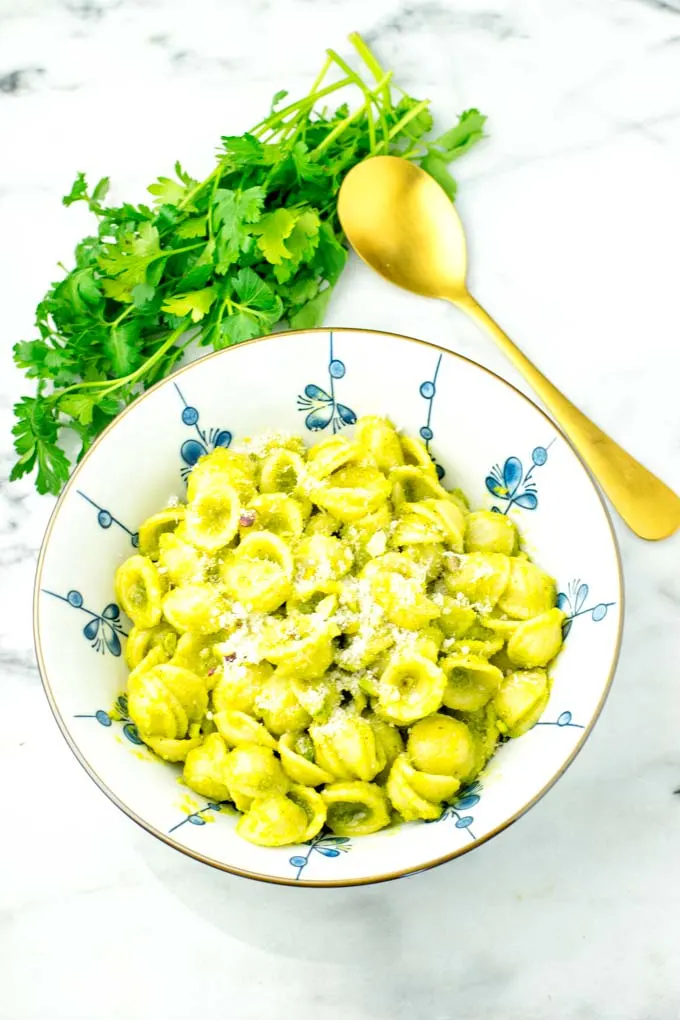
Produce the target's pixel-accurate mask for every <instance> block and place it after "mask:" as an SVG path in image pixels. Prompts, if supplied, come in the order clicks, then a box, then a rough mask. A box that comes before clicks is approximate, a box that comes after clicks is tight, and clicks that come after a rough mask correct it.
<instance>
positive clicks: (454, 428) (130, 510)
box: [35, 329, 623, 885]
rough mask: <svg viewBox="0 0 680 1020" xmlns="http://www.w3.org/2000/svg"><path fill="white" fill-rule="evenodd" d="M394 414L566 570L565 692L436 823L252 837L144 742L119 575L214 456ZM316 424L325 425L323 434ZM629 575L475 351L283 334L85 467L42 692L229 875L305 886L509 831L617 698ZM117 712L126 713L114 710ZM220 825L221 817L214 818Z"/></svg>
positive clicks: (377, 336)
mask: <svg viewBox="0 0 680 1020" xmlns="http://www.w3.org/2000/svg"><path fill="white" fill-rule="evenodd" d="M362 414H381V415H387V416H389V417H390V418H391V419H392V421H393V422H394V423H395V424H396V425H397V426H398V427H399V428H401V429H404V430H406V431H407V432H409V433H411V434H414V435H416V434H418V433H420V435H421V436H422V437H423V438H424V439H426V440H427V441H428V443H429V444H430V446H431V449H432V452H433V455H434V457H435V459H436V462H437V463H438V464H439V465H440V471H441V472H445V474H444V483H445V484H447V485H448V486H449V487H454V486H460V487H461V488H462V489H464V490H465V492H466V493H467V494H468V496H469V497H470V499H471V501H472V504H473V506H475V507H486V508H489V507H495V508H497V509H498V510H499V511H500V512H502V513H508V512H509V513H510V514H511V515H512V516H513V518H515V519H516V521H517V524H518V525H519V527H520V529H521V531H522V534H523V535H524V536H525V539H526V545H527V548H528V550H529V551H530V552H531V553H532V554H533V556H534V558H535V559H536V560H537V561H538V562H539V563H540V564H541V566H543V567H544V568H545V569H547V570H548V571H549V572H550V573H552V574H553V576H555V577H556V578H557V579H558V585H559V590H560V592H561V593H562V594H561V595H560V603H561V605H562V607H563V609H564V610H565V612H566V613H567V614H568V617H569V620H568V622H567V624H566V628H565V629H566V630H567V631H568V635H567V639H566V643H565V648H564V651H563V652H562V654H561V655H560V657H559V659H558V662H557V666H556V668H555V670H554V686H553V690H552V695H551V698H550V702H549V704H548V706H547V708H546V710H545V713H544V715H543V717H542V719H541V720H540V722H539V723H538V724H537V725H536V726H535V727H534V729H532V730H531V731H530V732H529V733H527V734H526V735H525V736H523V737H521V738H520V739H518V740H513V741H510V742H508V743H506V744H505V745H503V746H502V747H501V749H500V750H499V752H498V754H497V755H496V756H495V757H494V758H493V759H492V761H491V763H490V764H489V766H488V767H487V769H486V770H485V772H484V773H483V774H482V776H481V777H480V779H479V781H478V782H476V783H475V784H474V785H473V787H472V788H468V789H467V790H464V791H461V794H460V795H459V797H458V799H457V800H456V802H455V803H454V804H453V805H452V806H451V807H448V808H447V809H446V810H445V812H444V815H443V817H442V818H441V820H439V821H438V822H436V823H430V824H424V823H411V824H408V825H402V826H400V827H398V828H394V829H388V830H386V831H383V832H378V833H376V834H375V835H373V836H365V837H361V838H358V839H352V840H351V841H350V840H347V839H340V838H337V837H334V836H329V835H321V836H319V837H317V838H316V839H314V840H312V841H311V843H310V844H305V845H303V846H298V847H292V848H291V847H287V848H283V849H265V848H262V847H257V846H253V845H252V844H250V843H247V842H245V841H244V840H242V839H241V838H239V837H238V836H237V835H236V834H235V832H234V824H235V818H234V816H233V815H230V814H226V813H223V812H222V813H220V812H219V808H218V806H217V805H213V804H210V803H209V802H207V801H205V800H204V799H202V798H200V797H198V796H194V795H191V796H188V795H187V794H188V791H186V789H185V788H183V787H182V786H180V785H178V782H177V778H178V767H176V766H170V765H165V764H162V763H161V762H160V761H158V760H155V759H154V758H153V757H152V755H151V754H150V753H149V752H148V751H147V750H146V748H145V747H144V746H143V745H142V746H140V742H139V738H138V737H137V734H136V730H135V727H134V725H132V724H131V723H130V722H129V720H127V719H126V718H125V703H124V702H123V703H122V704H119V711H118V712H116V711H112V709H113V706H114V703H115V701H116V698H117V697H118V696H119V694H120V692H121V691H122V690H123V689H124V686H125V680H126V668H125V663H124V660H123V657H122V655H121V647H122V643H123V642H124V640H125V632H126V631H127V629H128V627H129V622H128V621H127V620H126V619H125V618H124V617H123V616H122V615H121V614H120V611H119V609H118V607H117V606H116V604H115V601H114V594H113V574H114V570H115V568H116V566H117V564H118V563H120V562H121V561H122V560H123V559H124V558H126V557H127V556H129V555H130V554H131V552H132V551H133V547H134V545H135V542H136V534H135V532H136V529H137V527H138V525H139V523H140V522H141V521H142V520H143V519H144V518H145V517H147V516H148V515H150V514H151V513H152V512H154V511H156V510H158V509H159V507H161V506H163V505H165V504H166V502H167V501H168V498H169V497H171V496H177V497H182V495H183V493H184V477H185V476H186V474H187V472H188V469H189V468H190V466H191V465H192V464H194V463H195V462H196V460H197V458H198V457H199V456H201V455H202V454H203V453H204V452H206V451H208V450H211V449H212V448H214V446H216V445H221V446H228V445H229V444H230V443H232V442H234V443H237V442H238V440H239V439H240V438H242V437H246V436H251V435H253V434H257V433H258V432H261V431H264V430H267V429H272V428H273V429H284V430H287V431H292V432H298V433H303V434H304V435H305V437H306V438H307V439H309V441H310V442H313V441H314V440H315V439H319V438H321V437H322V436H324V435H329V434H330V433H331V432H333V431H337V430H338V429H340V428H345V427H347V429H348V432H349V433H351V424H352V422H353V421H354V420H355V417H356V416H359V415H362ZM315 433H316V434H315ZM622 594H623V593H622V579H621V568H620V562H619V555H618V550H617V546H616V541H615V538H614V534H613V531H612V527H611V523H610V520H609V517H608V514H607V511H606V509H605V507H604V504H603V502H602V498H601V497H600V494H599V492H598V490H597V489H596V488H595V485H594V483H593V481H592V479H591V478H590V476H589V474H588V472H587V470H586V469H585V467H584V466H583V464H582V462H581V461H580V460H579V458H578V456H577V455H576V454H575V453H574V451H573V449H572V448H571V446H570V445H569V443H568V442H567V441H566V440H565V439H564V437H563V436H562V435H561V433H560V432H559V431H558V430H557V428H556V427H555V426H554V425H553V424H552V422H551V421H550V420H549V419H548V418H547V417H546V416H545V415H544V414H543V413H542V412H541V411H540V410H538V408H537V407H535V406H534V404H532V403H531V402H530V401H529V400H527V399H526V398H525V397H524V396H523V395H522V394H520V393H519V392H518V391H517V390H515V389H514V388H513V387H512V386H510V385H509V384H508V383H506V382H504V381H503V380H501V379H499V378H498V377H497V376H495V375H493V374H492V373H490V372H488V371H487V370H485V369H483V368H481V367H480V366H478V365H476V364H474V363H473V362H470V361H467V360H466V359H464V358H461V357H458V356H457V355H454V354H451V353H449V352H448V351H444V350H441V349H439V348H437V347H433V346H431V345H429V344H426V343H423V342H421V341H415V340H411V339H408V338H406V337H399V336H393V335H391V334H386V333H376V332H369V331H364V330H356V329H348V330H335V331H333V332H332V333H329V331H327V330H311V331H308V332H298V333H288V334H279V335H277V336H274V337H270V338H266V339H263V340H257V341H251V342H250V343H246V344H242V345H241V346H239V347H234V348H231V349H230V350H227V351H222V352H220V353H218V354H212V355H209V356H208V357H206V358H203V359H202V360H200V361H197V362H194V363H193V364H191V365H189V366H187V367H186V368H183V369H182V370H180V371H179V372H177V373H176V374H175V375H174V376H173V377H172V378H170V379H168V380H166V381H165V382H162V383H160V384H159V385H158V386H156V387H155V388H154V389H152V390H150V391H149V392H148V393H146V394H145V395H144V396H143V397H141V398H140V399H139V400H137V401H136V402H135V403H134V404H133V405H132V406H131V407H130V408H129V409H128V410H127V411H126V412H124V413H123V414H122V415H120V417H119V418H117V419H116V421H115V422H114V423H113V424H112V425H111V426H110V427H109V428H108V429H107V431H106V432H105V433H104V434H103V435H102V436H101V438H100V439H99V440H98V442H97V443H95V445H94V447H93V448H92V450H91V451H90V452H89V453H88V454H87V456H86V457H85V458H84V460H83V462H82V464H81V465H80V466H79V468H78V470H77V471H76V472H75V474H74V476H73V478H72V479H71V481H70V483H69V485H68V486H67V488H66V490H65V492H64V493H63V495H62V497H61V499H60V500H59V502H58V504H57V506H56V509H55V511H54V514H53V516H52V519H51V521H50V524H49V527H48V529H47V534H46V536H45V541H44V544H43V548H42V552H41V555H40V561H39V565H38V573H37V581H36V595H35V639H36V647H37V653H38V661H39V665H40V671H41V674H42V679H43V683H44V685H45V690H46V692H47V696H48V698H49V701H50V704H51V706H52V709H53V711H54V714H55V716H56V718H57V722H58V723H59V726H60V727H61V730H62V732H63V734H64V736H65V737H66V739H67V741H68V743H69V744H70V746H71V748H72V750H73V751H74V753H75V754H76V756H77V757H78V759H79V760H80V762H81V764H82V765H83V766H84V767H85V769H86V770H87V771H88V773H89V774H90V776H91V777H92V778H93V779H94V780H95V782H97V783H98V784H99V786H100V787H101V789H102V790H103V791H104V792H105V793H106V794H107V795H108V796H109V797H110V798H111V800H112V801H114V803H116V804H117V805H118V806H119V807H120V808H122V810H123V811H125V812H126V813H127V814H128V815H129V816H130V817H131V818H133V819H134V820H135V821H137V822H139V824H140V825H142V826H144V828H145V829H147V830H148V831H149V832H151V833H153V834H154V835H155V836H158V837H159V839H162V840H164V841H165V842H166V843H168V844H169V845H170V846H174V847H175V848H176V849H178V850H181V851H183V852H184V853H187V854H190V855H191V856H192V857H195V858H197V859H198V860H201V861H204V862H205V863H208V864H212V865H214V866H216V867H218V868H222V869H224V870H225V871H231V872H234V873H236V874H240V875H247V876H249V877H252V878H260V879H265V880H268V881H273V882H281V883H291V884H299V885H351V884H355V883H364V882H372V881H380V880H383V879H387V878H393V877H397V876H400V875H405V874H409V873H412V872H415V871H418V870H419V869H422V868H428V867H431V866H432V865H434V864H438V863H441V862H442V861H446V860H450V859H451V858H453V857H456V856H458V855H459V854H462V853H465V852H466V851H468V850H471V849H472V848H473V847H475V846H477V845H479V844H480V843H482V842H484V841H485V840H487V839H489V838H490V837H491V836H493V835H495V834H496V833H498V832H500V831H501V830H502V829H504V828H505V827H506V826H507V825H509V824H510V823H511V822H513V821H514V820H515V819H516V818H518V817H519V816H520V815H521V814H522V813H523V812H524V811H526V810H527V808H529V807H530V806H531V805H532V804H534V803H535V802H536V801H537V800H538V798H539V797H540V796H541V795H542V794H543V793H545V792H546V790H548V789H549V787H550V786H551V785H552V784H553V783H554V782H555V780H556V779H557V778H558V777H559V776H560V775H561V774H562V772H564V770H565V768H566V767H567V766H568V765H569V763H570V762H571V761H572V759H573V758H574V756H575V755H576V753H577V752H578V750H579V749H580V747H581V746H582V744H583V742H584V740H585V739H586V737H587V735H588V733H589V731H590V729H591V728H592V726H593V724H594V722H595V720H596V718H597V716H598V714H599V712H600V709H601V708H602V705H603V702H604V700H605V697H606V694H607V691H608V688H609V685H610V683H611V680H612V676H613V673H614V669H615V665H616V660H617V656H618V650H619V643H620V637H621V622H622ZM117 716H121V717H122V718H118V717H117ZM208 823H212V824H208Z"/></svg>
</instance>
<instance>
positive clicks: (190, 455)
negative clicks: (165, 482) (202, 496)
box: [173, 383, 233, 479]
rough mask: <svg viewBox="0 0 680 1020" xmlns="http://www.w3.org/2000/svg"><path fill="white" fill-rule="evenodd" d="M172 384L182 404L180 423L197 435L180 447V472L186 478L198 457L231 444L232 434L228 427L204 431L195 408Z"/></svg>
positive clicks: (175, 385)
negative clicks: (181, 462)
mask: <svg viewBox="0 0 680 1020" xmlns="http://www.w3.org/2000/svg"><path fill="white" fill-rule="evenodd" d="M173 386H174V387H175V389H176V390H177V394H178V396H179V398H180V400H181V401H182V403H183V404H184V407H183V409H182V423H183V424H184V425H187V426H188V427H189V428H193V429H194V430H195V432H196V436H197V438H196V439H193V438H192V439H185V441H184V442H183V443H182V445H181V447H180V451H179V455H180V457H181V459H182V461H183V464H182V467H181V474H182V478H184V479H186V478H187V476H188V474H189V472H190V471H191V469H192V467H194V465H195V464H196V462H197V461H198V460H199V458H201V457H203V456H205V454H206V453H211V452H212V451H213V450H215V449H217V447H218V446H221V447H224V448H225V449H226V448H228V447H229V446H230V445H231V441H232V439H233V436H232V434H231V432H229V430H228V429H223V428H211V429H208V431H207V432H206V430H205V429H203V428H201V426H200V424H199V421H200V414H199V412H198V410H197V408H195V407H193V406H192V405H191V404H188V403H187V402H186V400H185V398H184V394H183V393H182V391H181V389H180V388H179V386H178V385H177V383H173Z"/></svg>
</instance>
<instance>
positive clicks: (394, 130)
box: [378, 99, 430, 149]
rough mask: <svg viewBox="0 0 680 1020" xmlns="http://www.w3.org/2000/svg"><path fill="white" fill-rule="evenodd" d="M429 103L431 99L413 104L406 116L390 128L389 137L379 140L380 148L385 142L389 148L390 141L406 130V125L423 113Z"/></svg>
mask: <svg viewBox="0 0 680 1020" xmlns="http://www.w3.org/2000/svg"><path fill="white" fill-rule="evenodd" d="M429 105H430V100H429V99H423V100H421V102H420V103H416V105H415V106H412V107H411V109H410V110H409V111H408V112H407V113H405V114H404V116H403V117H402V118H401V119H400V120H398V121H397V122H396V124H394V125H393V126H392V127H391V128H390V131H389V133H388V135H387V139H383V140H382V142H378V149H381V148H382V147H383V145H385V144H387V147H388V148H389V143H390V142H391V140H392V139H393V138H394V137H395V135H398V134H400V133H401V132H402V131H403V130H404V128H405V127H406V125H407V124H408V123H410V121H412V120H413V119H414V118H415V117H417V116H418V114H420V113H422V112H423V110H427V108H428V106H429Z"/></svg>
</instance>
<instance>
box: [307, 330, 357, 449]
mask: <svg viewBox="0 0 680 1020" xmlns="http://www.w3.org/2000/svg"><path fill="white" fill-rule="evenodd" d="M328 345H329V350H328V390H324V389H322V387H321V386H317V385H316V383H309V384H308V385H307V386H305V389H304V393H302V394H300V396H299V397H298V400H297V402H298V410H300V411H303V412H306V416H305V425H306V427H307V428H308V429H309V431H310V432H322V431H323V430H324V429H327V428H328V426H329V425H331V426H332V429H333V433H334V434H335V433H336V432H338V431H339V430H340V429H341V428H343V427H344V426H345V425H354V423H355V422H356V420H357V416H356V414H355V413H354V411H353V410H352V408H351V407H347V405H346V404H341V403H339V402H338V400H337V398H336V394H335V388H336V385H337V383H338V382H339V380H340V379H343V378H344V376H345V373H346V371H347V369H346V368H345V363H344V361H340V359H339V358H336V357H335V354H334V353H333V334H332V333H329V340H328Z"/></svg>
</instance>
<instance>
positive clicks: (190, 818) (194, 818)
mask: <svg viewBox="0 0 680 1020" xmlns="http://www.w3.org/2000/svg"><path fill="white" fill-rule="evenodd" d="M221 810H222V805H221V804H217V803H216V802H215V801H212V800H210V801H208V803H207V804H206V806H205V807H204V808H199V810H198V811H192V812H191V814H188V815H185V816H184V818H183V819H182V821H181V822H177V824H176V825H173V826H172V828H170V829H168V835H169V834H170V833H171V832H176V831H177V829H181V828H182V826H183V825H187V823H188V824H189V825H206V824H207V821H206V819H205V817H204V815H207V814H208V813H209V812H211V811H215V812H216V813H217V814H219V812H220V811H221Z"/></svg>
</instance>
